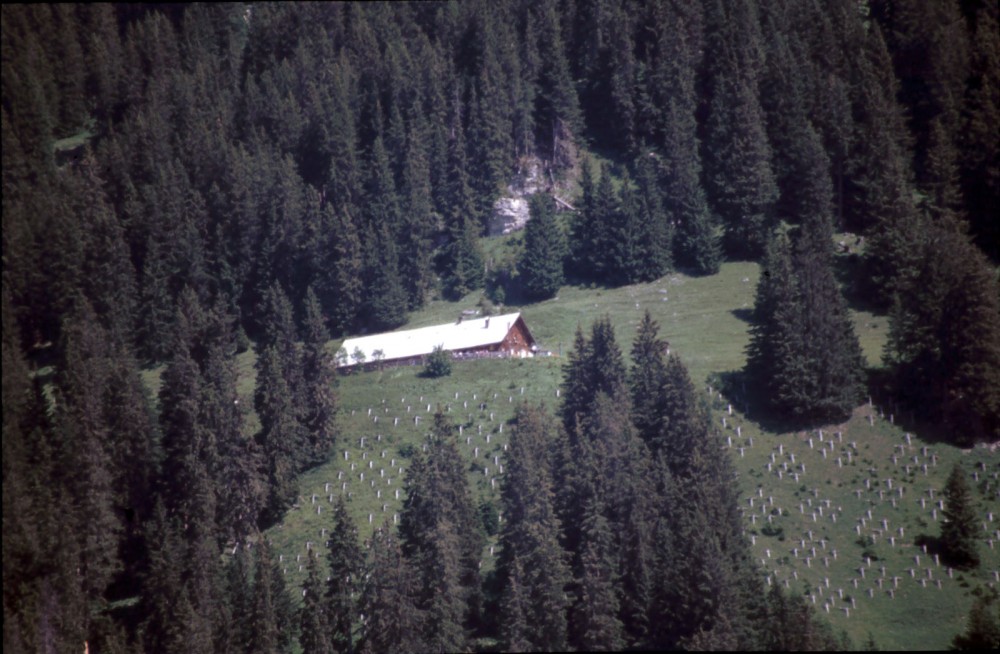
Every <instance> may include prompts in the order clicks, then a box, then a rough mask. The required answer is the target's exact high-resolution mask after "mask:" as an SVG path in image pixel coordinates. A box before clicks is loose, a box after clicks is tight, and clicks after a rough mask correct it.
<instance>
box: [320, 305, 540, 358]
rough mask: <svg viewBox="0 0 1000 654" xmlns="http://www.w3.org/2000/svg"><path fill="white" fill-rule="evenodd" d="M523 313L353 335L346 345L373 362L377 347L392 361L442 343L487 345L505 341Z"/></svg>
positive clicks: (449, 347) (458, 346) (453, 346)
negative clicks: (354, 336)
mask: <svg viewBox="0 0 1000 654" xmlns="http://www.w3.org/2000/svg"><path fill="white" fill-rule="evenodd" d="M520 317H521V314H520V313H508V314H506V315H503V316H489V317H486V318H474V319H472V320H462V322H454V323H450V324H446V325H433V326H431V327H421V328H420V329H408V330H406V331H401V332H387V333H385V334H374V335H372V336H361V337H358V338H349V339H347V340H346V341H344V345H343V348H344V349H345V350H346V351H347V356H348V357H351V356H352V355H353V354H354V351H355V350H356V349H360V350H361V351H362V352H364V354H365V361H367V362H371V361H372V360H373V359H374V357H373V355H372V353H373V352H375V351H376V350H382V354H383V359H384V360H385V361H391V360H393V359H405V358H408V357H415V356H423V355H425V354H430V353H431V352H433V351H434V348H436V347H437V346H438V345H440V346H442V347H443V348H444V349H445V350H449V351H455V350H465V349H468V348H474V347H485V346H487V345H495V344H496V343H500V342H501V341H503V339H504V338H505V337H506V336H507V332H509V331H510V329H511V327H513V326H514V323H515V322H517V319H518V318H520ZM353 364H354V360H353V359H350V358H349V360H348V362H347V363H341V364H340V366H338V367H343V366H347V365H353Z"/></svg>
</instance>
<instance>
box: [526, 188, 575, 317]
mask: <svg viewBox="0 0 1000 654" xmlns="http://www.w3.org/2000/svg"><path fill="white" fill-rule="evenodd" d="M565 256H566V245H565V237H564V236H563V234H562V230H561V229H560V227H559V225H558V224H557V223H556V219H555V213H554V211H553V209H552V199H551V198H550V197H549V196H547V195H545V194H535V195H533V196H532V197H531V219H530V220H529V221H528V225H527V226H526V227H525V229H524V254H523V255H522V257H521V261H520V263H519V264H518V270H519V272H520V275H521V286H522V288H523V289H524V294H525V296H526V297H528V298H529V299H533V300H545V299H548V298H551V297H553V296H554V295H555V294H556V293H558V292H559V288H560V287H561V286H562V284H563V281H564V279H563V259H564V258H565Z"/></svg>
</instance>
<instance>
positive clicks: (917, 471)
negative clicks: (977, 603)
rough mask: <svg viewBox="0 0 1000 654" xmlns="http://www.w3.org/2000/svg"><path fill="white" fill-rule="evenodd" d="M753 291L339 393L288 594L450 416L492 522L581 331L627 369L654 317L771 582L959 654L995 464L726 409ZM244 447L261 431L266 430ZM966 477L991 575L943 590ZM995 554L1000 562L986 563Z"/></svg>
mask: <svg viewBox="0 0 1000 654" xmlns="http://www.w3.org/2000/svg"><path fill="white" fill-rule="evenodd" d="M758 274H759V269H758V266H757V264H754V263H727V264H724V265H723V266H722V270H721V272H720V273H719V274H717V275H713V276H710V277H691V276H688V275H685V274H682V273H674V274H670V275H668V276H666V277H664V278H663V279H660V280H658V281H656V282H653V283H649V284H639V285H634V286H627V287H623V288H618V289H604V288H599V287H598V288H584V287H564V288H563V289H562V290H561V291H560V293H559V295H558V297H556V298H554V299H552V300H548V301H545V302H540V303H537V304H530V305H526V306H523V307H521V306H506V307H501V308H498V311H502V312H510V311H521V312H522V313H523V315H524V318H525V320H526V322H527V324H528V327H529V329H531V331H532V333H533V334H534V336H535V338H536V339H537V340H538V342H539V345H540V347H541V348H542V349H543V350H549V351H551V352H552V356H549V357H536V358H534V359H526V360H478V361H462V362H459V361H455V362H453V365H452V374H451V375H450V376H447V377H443V378H439V379H428V378H424V377H422V376H421V370H422V369H421V368H420V367H419V366H405V367H398V368H388V367H387V368H385V369H384V370H382V371H369V372H362V373H358V374H352V375H348V376H343V377H340V381H339V397H340V403H341V412H342V413H341V420H340V425H341V429H342V438H341V442H340V443H339V444H338V445H337V452H336V454H335V456H334V457H333V458H332V459H331V460H330V461H329V462H328V463H326V464H325V465H322V466H319V467H317V468H315V469H313V470H311V471H309V472H307V473H306V474H304V475H303V476H302V477H301V479H300V494H299V495H300V496H299V502H298V503H297V504H296V506H295V507H294V508H293V509H291V510H290V511H289V512H288V514H287V516H286V517H285V519H284V521H283V522H282V523H281V524H279V525H277V526H275V527H274V528H272V529H271V530H270V531H269V532H268V537H269V539H271V540H272V542H273V543H274V545H275V547H276V550H277V551H278V552H279V553H280V554H281V556H282V560H283V563H282V565H283V567H284V569H285V574H286V579H287V582H288V583H289V586H290V587H292V588H298V587H299V586H300V585H301V583H302V582H303V581H304V579H305V567H304V563H305V556H306V549H307V543H309V544H312V546H313V547H318V548H319V549H322V546H323V544H324V541H325V538H324V536H325V533H326V532H325V531H324V530H328V529H329V528H330V526H331V524H332V518H331V515H332V509H333V504H332V503H331V499H332V500H333V501H335V500H336V499H337V498H338V497H339V496H340V495H341V494H343V493H346V494H347V495H348V497H349V502H348V504H349V507H350V510H351V512H352V515H353V516H354V517H355V519H356V521H357V524H358V527H359V531H360V535H361V537H362V538H366V537H368V536H369V535H370V534H371V532H372V530H373V529H374V528H375V527H377V526H378V525H379V524H381V523H382V522H383V521H389V522H390V523H391V522H392V521H393V519H394V516H395V515H397V514H398V513H399V511H400V507H401V506H402V498H403V497H404V491H403V488H404V482H405V474H406V468H407V465H408V461H409V455H411V454H412V451H413V449H414V448H419V447H420V446H421V443H422V441H423V438H424V436H425V435H426V433H427V431H428V428H429V426H430V424H431V422H432V420H433V413H434V411H435V410H436V409H437V408H438V407H439V406H440V407H441V408H442V410H444V411H445V412H446V413H447V414H448V416H449V418H450V419H451V420H452V421H453V422H454V424H455V425H461V430H462V433H461V435H460V437H459V446H460V450H461V451H462V452H463V453H464V454H465V455H466V456H467V457H468V462H469V467H468V473H469V480H470V483H471V487H472V488H473V491H474V493H475V494H476V496H477V501H479V502H489V501H492V502H494V504H495V505H497V506H498V505H499V490H500V487H501V485H502V483H503V474H502V472H501V466H502V464H503V460H504V448H505V445H506V444H507V442H508V437H509V434H510V426H509V424H508V423H507V421H508V420H510V418H511V417H512V416H513V412H514V410H515V408H516V406H517V404H518V403H519V402H521V401H530V402H544V403H546V405H547V406H549V407H550V408H553V409H554V408H555V407H556V406H557V405H558V404H559V402H560V399H559V398H558V397H557V388H558V385H559V383H560V381H561V378H562V365H563V363H564V361H565V357H566V353H567V350H568V349H569V348H570V347H571V345H572V341H573V335H574V332H575V331H576V329H577V327H578V326H580V327H582V328H583V329H584V330H588V329H589V326H590V324H591V323H592V321H593V320H594V319H595V318H596V317H598V316H601V315H605V314H606V315H608V316H610V318H611V321H612V323H613V324H614V326H615V329H616V334H617V337H618V342H619V345H620V346H621V348H622V350H623V352H624V353H625V355H626V357H627V356H628V352H629V349H630V347H631V344H632V341H633V339H634V336H635V330H636V326H637V325H638V322H639V320H640V319H641V317H642V315H643V312H644V311H645V310H647V309H648V310H649V311H650V312H651V313H652V315H653V316H654V318H655V319H656V320H657V321H658V322H659V324H660V335H661V337H663V338H665V339H667V340H668V341H669V343H670V346H671V349H672V351H675V352H677V353H678V354H679V355H680V357H681V358H682V359H683V361H684V362H685V364H686V365H687V366H688V368H689V370H690V373H691V376H692V379H693V380H694V382H695V384H696V385H697V386H698V388H699V389H700V392H703V393H705V394H706V398H707V399H709V400H710V402H711V404H712V407H713V419H714V421H715V423H716V425H717V426H718V428H719V429H720V430H722V433H723V434H724V436H725V437H726V440H727V443H729V445H728V447H729V451H730V452H731V454H732V456H733V461H734V463H735V465H736V468H737V470H738V471H739V473H740V474H739V478H740V483H741V494H742V500H741V506H742V509H743V512H744V515H745V518H746V528H747V534H748V535H749V536H750V537H751V538H752V540H753V542H754V544H753V548H754V552H755V554H756V556H757V558H758V560H759V563H760V567H761V576H762V578H764V579H765V580H767V583H768V584H780V585H782V586H786V587H787V588H789V589H790V590H792V591H794V592H797V593H802V594H804V595H805V596H806V598H807V601H810V602H815V605H816V608H817V610H818V611H819V613H820V615H822V616H823V617H824V618H826V619H828V620H829V621H830V622H831V624H832V625H833V627H834V628H835V629H836V630H837V631H838V632H840V631H841V630H843V631H846V632H847V633H848V634H849V635H850V637H851V639H852V640H853V642H854V644H855V645H856V646H859V647H860V646H861V645H862V644H863V643H864V642H865V641H866V640H867V638H868V635H869V633H870V634H872V635H873V637H874V638H875V641H876V643H877V644H878V646H879V647H880V648H882V649H891V650H930V649H944V648H947V647H948V645H949V644H950V642H951V639H952V638H953V637H954V635H955V634H956V633H958V632H959V631H961V630H963V629H964V626H965V616H966V615H967V613H968V609H969V607H970V606H971V603H972V601H973V599H974V594H976V593H979V592H981V590H979V588H980V587H981V586H985V585H994V586H995V585H997V579H996V578H995V575H996V571H997V570H998V569H1000V551H998V549H1000V531H998V530H1000V493H998V484H1000V482H998V480H997V476H998V474H1000V455H998V454H997V453H996V452H995V451H992V450H989V449H987V448H983V447H978V448H975V449H973V450H964V451H963V450H959V449H957V448H954V447H952V446H950V445H946V444H942V443H937V442H926V441H924V440H922V439H921V438H920V435H919V434H912V435H911V437H910V440H909V442H908V441H907V439H906V436H905V435H906V433H907V432H908V431H912V429H908V428H907V426H905V425H901V424H899V420H898V419H897V417H896V416H891V415H890V414H889V413H888V412H887V411H888V410H887V409H883V408H881V407H880V406H879V405H878V403H877V402H874V403H873V404H871V405H869V404H867V403H866V404H864V405H862V406H860V407H858V408H857V409H856V411H855V412H854V415H853V416H852V418H851V419H850V420H849V421H847V422H846V423H844V424H842V425H829V426H827V427H826V428H824V429H823V430H822V440H821V435H820V433H819V430H812V431H810V432H795V431H793V432H787V433H778V432H769V431H765V430H764V429H762V428H761V426H760V425H758V424H757V423H755V422H754V421H752V420H750V419H748V418H747V417H746V416H745V415H743V414H742V413H741V412H740V411H739V410H738V409H739V408H742V407H738V406H733V407H730V401H729V399H727V398H725V397H723V396H722V395H720V394H719V393H718V391H717V390H715V389H712V390H711V391H710V390H709V387H708V381H709V380H710V379H712V378H713V377H712V375H714V374H717V373H726V372H732V371H736V370H738V369H740V368H741V367H742V366H743V362H744V356H745V355H744V348H745V347H746V344H747V340H748V328H749V323H748V322H747V320H748V317H749V312H750V310H751V309H752V306H753V300H754V289H755V286H756V282H757V277H758ZM478 300H479V295H478V294H476V295H470V296H469V297H467V298H464V299H463V300H462V301H460V302H445V301H433V302H431V303H429V304H428V306H426V307H425V308H424V309H423V310H421V311H419V312H417V313H415V314H413V315H412V317H411V320H410V322H409V324H408V325H407V326H406V327H404V329H405V328H412V327H420V326H425V325H431V324H436V323H441V322H449V321H452V320H455V319H457V317H458V314H459V313H460V312H461V310H463V309H468V308H474V307H475V306H476V303H477V302H478ZM853 315H854V319H855V328H856V330H857V333H858V336H859V338H860V340H861V343H862V347H863V349H864V352H865V355H866V357H867V359H868V362H869V365H871V366H873V367H875V366H878V365H880V364H879V362H880V357H881V349H882V345H883V343H884V341H885V338H886V332H887V327H888V324H887V323H888V321H887V318H886V317H884V316H880V315H875V314H872V313H868V312H864V311H857V312H854V314H853ZM335 346H336V344H331V347H335ZM239 366H240V371H241V372H240V392H241V394H243V395H244V396H245V397H246V401H247V402H248V405H252V395H253V353H252V352H248V353H245V354H243V355H241V357H240V359H239ZM147 383H148V384H149V385H150V386H151V388H152V389H154V391H155V389H156V387H157V386H158V373H157V372H149V373H147ZM428 409H429V410H428ZM890 421H891V422H890ZM247 429H248V432H249V431H252V430H253V429H256V419H255V417H253V416H251V417H250V421H249V423H248V425H247ZM838 432H839V433H840V435H839V436H838V435H837V433H838ZM362 437H363V438H364V445H362V440H361V439H362ZM810 439H811V444H810ZM345 452H346V456H345ZM793 457H794V458H793ZM956 463H958V464H960V465H962V466H963V467H965V469H966V471H967V473H968V474H969V479H970V482H971V483H972V484H973V486H974V488H975V497H976V500H977V502H978V507H977V512H978V514H979V515H980V520H981V523H982V527H981V528H982V531H981V533H980V540H979V550H980V554H981V556H982V558H983V562H982V564H981V565H980V567H979V568H978V569H976V570H974V571H971V572H964V573H960V572H958V571H954V572H953V574H952V576H949V574H948V570H947V567H946V566H945V565H944V563H943V562H942V564H941V565H937V564H936V563H935V561H934V558H933V556H932V554H930V553H926V554H925V553H924V552H923V550H922V548H921V547H919V546H918V545H916V544H915V541H918V539H919V537H920V536H930V537H936V536H937V535H938V534H939V529H940V519H941V516H940V513H941V511H940V508H939V506H938V504H937V502H938V501H939V500H940V499H941V498H940V491H941V489H943V487H944V484H945V480H946V478H947V475H948V473H949V472H950V470H951V467H952V465H953V464H956ZM925 465H926V466H927V468H926V472H925V470H924V466H925ZM352 466H353V469H352ZM400 468H402V471H400ZM362 475H363V477H362ZM974 475H975V476H976V477H978V479H974V478H973V477H974ZM796 477H797V478H796ZM890 484H891V488H890ZM397 491H399V493H398V497H399V499H397ZM932 492H933V493H934V494H933V497H932V496H931V493H932ZM314 496H315V499H314ZM921 500H923V502H921ZM869 511H870V512H871V518H869V517H868V512H869ZM935 514H936V515H935ZM990 514H992V518H993V521H991V520H990V517H991V516H990ZM501 520H502V516H501ZM883 520H885V521H886V523H884V524H885V526H883V522H882V521H883ZM989 539H992V540H993V541H996V542H994V543H993V547H994V548H998V549H991V547H990V544H989V542H988V541H989ZM494 546H495V539H493V540H491V541H490V543H489V544H488V545H487V549H486V551H484V556H483V569H484V570H489V569H491V568H492V566H493V562H494V557H495V554H496V549H495V548H494V549H493V553H492V555H491V552H490V549H489V548H490V547H494ZM814 549H815V554H814V553H813V550H814ZM866 556H868V557H870V560H868V559H866V558H865V557H866ZM917 557H919V563H918V558H917ZM300 566H302V567H300ZM883 567H884V573H883ZM862 569H863V570H864V573H863V576H862ZM938 583H940V588H939V587H938ZM880 584H881V585H880ZM890 590H891V591H892V593H891V594H890ZM294 595H295V596H298V595H299V593H297V592H296V593H294ZM852 600H853V602H852Z"/></svg>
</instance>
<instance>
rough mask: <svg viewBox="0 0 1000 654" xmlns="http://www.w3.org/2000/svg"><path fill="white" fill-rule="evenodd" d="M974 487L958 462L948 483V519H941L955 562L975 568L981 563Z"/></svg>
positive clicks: (945, 545)
mask: <svg viewBox="0 0 1000 654" xmlns="http://www.w3.org/2000/svg"><path fill="white" fill-rule="evenodd" d="M974 501H975V500H974V499H973V497H972V489H970V488H969V482H968V480H967V479H966V476H965V471H964V470H962V466H961V465H959V464H956V465H955V466H954V467H953V468H952V469H951V474H950V475H948V481H947V483H945V487H944V502H945V504H944V511H943V514H944V520H943V521H942V523H941V548H942V550H943V551H944V554H945V556H946V557H947V558H948V560H950V561H951V562H952V564H953V565H955V566H956V567H960V568H975V567H976V566H978V565H979V552H978V551H977V549H976V533H977V532H978V527H979V525H978V521H977V518H976V508H975V505H974Z"/></svg>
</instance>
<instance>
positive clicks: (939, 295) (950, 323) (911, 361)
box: [883, 228, 1000, 444]
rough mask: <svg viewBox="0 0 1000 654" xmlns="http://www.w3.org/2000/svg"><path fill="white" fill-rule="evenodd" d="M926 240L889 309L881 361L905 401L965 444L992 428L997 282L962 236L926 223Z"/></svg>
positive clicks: (998, 347)
mask: <svg viewBox="0 0 1000 654" xmlns="http://www.w3.org/2000/svg"><path fill="white" fill-rule="evenodd" d="M928 240H929V244H928V245H927V246H926V247H925V248H924V250H923V251H922V253H921V255H920V269H919V272H918V273H916V274H915V275H914V277H913V278H912V279H911V280H909V281H908V282H907V283H906V284H905V286H903V287H902V289H901V292H900V294H899V296H898V299H897V302H896V303H895V305H894V307H893V311H892V313H891V314H890V322H889V338H888V340H887V342H886V345H885V351H884V353H883V359H884V361H885V362H886V364H887V366H888V367H889V369H890V371H891V376H892V381H893V387H894V389H895V391H896V393H897V394H898V395H899V396H900V397H901V398H902V399H904V400H905V401H906V402H907V404H909V405H910V406H911V407H912V408H913V409H914V410H915V411H917V412H918V413H919V414H921V415H922V416H924V417H926V418H929V419H930V420H932V421H934V422H939V423H943V424H947V425H949V427H951V430H952V432H953V434H954V437H955V439H956V442H959V443H963V444H964V443H971V442H974V441H975V440H977V439H982V438H990V437H991V436H990V434H995V433H997V429H998V427H997V424H998V418H997V417H996V416H997V415H998V410H997V409H996V408H995V407H997V406H1000V404H998V400H997V393H996V392H995V388H996V384H995V382H994V381H993V380H994V377H995V375H994V372H995V370H996V365H995V364H994V363H992V362H994V361H997V360H998V356H1000V355H998V354H997V352H998V351H1000V345H998V342H1000V335H998V333H1000V329H998V328H997V325H998V324H1000V320H998V318H997V316H998V315H1000V309H997V308H996V292H995V288H996V282H995V281H994V280H993V279H991V276H992V274H991V273H990V272H989V268H988V266H987V265H986V263H985V260H984V257H983V255H982V253H980V252H978V251H977V250H976V249H975V248H974V247H973V246H971V245H970V244H969V243H968V240H967V238H966V237H964V236H961V235H959V234H956V233H954V232H951V231H943V230H939V229H936V228H932V230H931V232H930V234H929V239H928ZM931 244H933V245H931ZM991 289H992V290H991Z"/></svg>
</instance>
